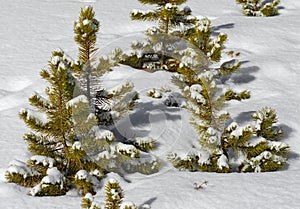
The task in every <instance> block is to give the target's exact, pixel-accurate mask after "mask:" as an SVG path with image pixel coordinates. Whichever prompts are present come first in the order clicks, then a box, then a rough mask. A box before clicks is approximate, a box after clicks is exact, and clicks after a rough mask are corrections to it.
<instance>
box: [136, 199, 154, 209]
mask: <svg viewBox="0 0 300 209" xmlns="http://www.w3.org/2000/svg"><path fill="white" fill-rule="evenodd" d="M156 199H157V197H152V198H151V199H149V200H147V201H146V202H144V203H142V204H141V205H140V206H139V209H143V208H145V207H144V205H150V206H151V204H152V203H153V202H154V201H155V200H156Z"/></svg>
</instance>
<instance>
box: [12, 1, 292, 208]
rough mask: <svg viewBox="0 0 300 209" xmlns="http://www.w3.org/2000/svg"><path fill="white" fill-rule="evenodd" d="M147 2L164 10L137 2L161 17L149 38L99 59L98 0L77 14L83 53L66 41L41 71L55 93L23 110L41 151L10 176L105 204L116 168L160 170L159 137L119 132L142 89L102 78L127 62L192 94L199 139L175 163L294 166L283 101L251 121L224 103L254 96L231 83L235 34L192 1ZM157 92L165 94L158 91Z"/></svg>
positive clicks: (116, 195) (192, 167)
mask: <svg viewBox="0 0 300 209" xmlns="http://www.w3.org/2000/svg"><path fill="white" fill-rule="evenodd" d="M139 2H141V3H143V4H151V5H155V9H154V10H147V11H141V10H133V11H132V12H131V14H130V15H131V18H132V20H142V21H155V22H157V23H158V26H157V27H152V28H149V29H147V31H146V33H145V34H146V39H145V40H144V41H143V42H134V43H132V51H131V53H129V54H125V53H123V51H122V50H121V49H116V50H114V52H113V53H112V54H111V55H110V56H108V57H101V58H100V59H99V62H98V63H97V64H96V61H95V60H96V59H95V54H96V52H97V48H96V39H97V32H98V30H99V22H98V20H96V19H95V13H94V11H93V8H92V7H91V6H89V7H85V8H82V9H81V11H80V15H79V19H78V20H77V21H75V22H74V34H75V36H74V37H75V38H74V39H75V41H76V43H77V44H78V46H79V47H78V59H77V60H76V61H74V60H72V59H71V58H70V57H68V56H67V55H66V54H65V53H64V52H63V51H61V50H56V51H54V52H52V55H51V57H50V59H49V62H48V69H43V70H42V71H41V73H40V74H41V77H42V78H43V79H45V80H46V81H47V82H48V84H49V86H48V87H47V88H46V90H45V96H43V95H40V94H38V93H35V94H34V95H33V96H31V97H30V98H29V102H30V104H31V106H33V108H32V109H23V110H21V111H20V113H19V115H20V118H21V119H22V120H23V121H24V122H25V124H26V125H27V126H28V127H29V128H30V129H31V132H30V133H27V134H25V135H24V140H25V142H26V143H27V144H28V149H29V151H30V152H31V153H32V154H33V156H32V157H31V158H30V159H29V160H28V161H27V162H26V163H24V162H20V161H13V162H11V164H10V167H9V168H8V170H7V172H6V178H7V180H8V181H9V182H14V183H17V184H19V185H22V186H26V187H30V188H31V189H30V192H29V193H30V194H31V195H34V196H44V195H49V196H50V195H51V196H54V195H64V194H66V192H68V191H69V190H70V189H73V188H77V189H78V191H79V192H80V193H81V194H82V195H83V196H85V198H84V199H83V204H82V207H84V208H98V206H96V205H95V204H93V202H92V198H91V195H94V194H95V193H96V191H97V189H98V187H99V185H100V182H101V180H102V179H103V178H104V177H105V175H106V174H107V173H109V172H116V173H119V174H121V175H122V174H124V173H128V172H141V173H144V174H152V173H155V172H158V171H159V169H160V161H159V159H158V158H157V157H155V156H154V155H153V154H151V150H152V149H155V147H156V144H157V141H156V140H155V139H152V138H151V137H149V138H148V139H139V138H136V139H118V138H116V137H115V135H114V133H113V131H112V130H113V127H114V123H115V122H116V121H117V120H119V119H121V118H122V117H123V116H124V115H126V114H128V113H130V111H131V110H132V109H134V106H135V103H136V102H137V100H138V98H139V97H138V94H137V92H135V91H134V85H133V84H132V83H130V82H126V83H125V84H120V85H119V86H117V87H115V88H113V89H105V88H103V87H102V86H101V85H100V86H99V83H100V84H101V79H100V78H101V76H102V75H104V74H105V73H106V72H108V71H110V70H111V67H112V66H117V65H119V64H125V65H129V66H131V67H133V68H139V69H147V70H150V71H152V72H155V71H160V70H163V71H169V72H172V74H173V76H172V79H171V81H172V82H173V83H174V84H175V85H176V86H178V88H179V89H180V90H181V94H182V96H183V97H184V98H185V100H186V102H185V105H184V106H182V107H180V108H186V109H188V110H189V111H190V112H191V125H193V126H194V128H195V129H196V131H197V133H198V135H199V138H198V139H196V140H198V141H199V143H198V146H197V147H195V148H193V149H192V150H191V151H190V152H189V153H188V154H187V155H186V156H181V157H179V156H178V155H177V154H176V153H169V154H168V156H167V157H168V159H169V160H170V162H172V164H173V165H174V167H176V168H178V169H180V170H189V171H208V172H221V173H228V172H265V171H276V170H279V169H282V168H284V165H285V164H286V161H287V156H288V152H289V146H288V145H286V144H284V143H282V142H280V141H279V140H280V137H281V136H282V134H283V133H282V130H281V129H280V128H279V127H277V126H276V123H277V120H278V119H277V115H276V112H275V110H274V109H272V108H269V107H265V108H262V109H261V110H259V111H257V112H256V113H255V114H253V115H252V122H251V123H249V124H248V125H243V126H241V125H239V124H237V123H236V122H234V120H233V119H232V118H231V116H230V114H229V113H228V112H226V111H224V105H225V104H226V103H228V102H230V101H232V100H238V101H241V100H246V99H249V98H250V92H249V91H247V90H245V91H241V92H237V91H234V90H232V89H224V87H223V86H224V85H222V84H224V80H226V79H224V78H225V77H228V76H229V75H231V74H233V73H237V72H238V70H239V68H240V66H241V63H240V62H239V61H238V60H236V59H231V60H227V61H226V62H221V60H222V59H221V58H222V55H223V54H224V44H225V42H226V40H227V35H226V34H223V33H219V34H216V32H215V31H213V28H212V26H211V21H210V20H209V19H207V18H203V19H199V18H197V17H195V16H193V15H192V11H191V9H190V8H189V7H187V6H185V7H183V8H182V7H181V5H182V4H183V3H185V2H186V0H139ZM249 2H250V1H241V2H240V3H245V4H247V5H248V4H250V3H249ZM251 2H254V1H251ZM255 5H257V3H255ZM261 12H263V11H261ZM212 66H214V67H212ZM216 66H217V67H216ZM96 84H97V85H96ZM151 95H152V96H153V97H156V96H155V95H158V94H157V92H155V90H154V91H153V92H152V94H151ZM157 97H158V96H157ZM167 104H168V105H169V106H176V105H177V104H178V103H177V102H176V100H174V101H171V102H168V103H167ZM170 108H172V107H170ZM105 188H106V193H107V198H106V203H105V204H106V205H105V208H111V209H115V208H120V207H121V205H122V199H123V194H122V192H121V189H120V187H119V185H118V182H115V181H109V182H108V183H107V185H106V187H105ZM99 207H100V206H99ZM122 208H137V207H136V206H135V205H134V204H131V205H126V206H124V205H123V206H122Z"/></svg>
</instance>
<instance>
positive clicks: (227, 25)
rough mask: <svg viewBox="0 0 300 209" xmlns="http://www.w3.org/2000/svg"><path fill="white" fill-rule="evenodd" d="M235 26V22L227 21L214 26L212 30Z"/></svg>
mask: <svg viewBox="0 0 300 209" xmlns="http://www.w3.org/2000/svg"><path fill="white" fill-rule="evenodd" d="M233 27H234V23H227V24H223V25H219V26H213V27H212V30H213V31H218V30H220V29H230V28H233Z"/></svg>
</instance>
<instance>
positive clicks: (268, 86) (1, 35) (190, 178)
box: [0, 0, 300, 209]
mask: <svg viewBox="0 0 300 209" xmlns="http://www.w3.org/2000/svg"><path fill="white" fill-rule="evenodd" d="M0 2H1V3H0V5H1V13H0V25H2V26H3V27H2V28H1V29H0V42H1V45H0V50H1V53H0V69H1V71H0V96H1V97H0V124H1V132H0V156H1V157H0V208H2V209H9V208H17V209H19V208H22V209H39V208H43V209H53V208H62V209H79V208H80V203H81V197H80V196H79V195H78V194H77V193H76V192H72V191H70V192H68V193H67V194H66V195H65V196H61V197H43V198H38V197H31V196H29V195H28V194H27V193H28V191H29V189H28V188H24V187H20V186H17V185H15V184H11V183H7V181H6V180H5V177H4V174H5V171H6V170H7V169H8V167H9V162H10V161H12V160H14V159H18V160H21V161H23V162H26V161H27V159H28V158H30V157H31V154H30V153H29V152H28V151H27V146H26V144H25V142H24V140H22V135H23V134H24V133H26V132H28V128H27V127H26V126H25V124H24V123H23V122H22V121H21V120H20V119H19V118H18V111H19V110H20V108H29V107H30V106H29V104H28V97H29V96H31V94H32V92H35V91H36V92H39V93H40V94H42V95H43V94H44V93H43V92H44V89H45V87H46V83H45V81H43V80H42V79H40V76H39V72H40V70H41V69H42V68H45V67H47V60H48V59H49V57H50V55H51V51H52V50H54V49H56V48H58V47H59V48H62V49H64V51H65V53H66V54H68V55H70V56H71V57H73V58H74V59H75V58H76V57H77V52H76V51H77V45H76V44H75V43H74V40H73V23H74V21H75V20H76V19H77V18H78V15H79V11H80V7H83V6H86V5H93V6H94V9H95V12H96V17H97V19H98V20H99V21H100V23H101V26H100V27H101V29H100V32H99V36H98V42H97V45H98V47H99V49H100V51H99V54H106V53H108V52H109V51H110V50H111V49H113V48H115V47H121V48H123V49H124V50H128V49H129V46H130V43H131V41H133V40H134V39H136V37H138V38H140V37H142V36H143V35H142V34H143V31H145V29H146V28H148V27H150V26H155V25H154V24H153V23H148V22H137V21H135V22H133V21H131V20H130V17H129V14H130V11H131V10H132V9H145V10H147V9H155V8H154V7H152V6H146V5H141V4H139V2H138V1H137V0H122V1H119V0H101V1H100V0H92V1H86V0H84V1H83V0H64V1H61V0H52V1H50V0H44V1H41V0H30V1H25V0H18V1H15V0H11V1H4V0H1V1H0ZM187 5H189V6H190V8H191V9H192V11H193V15H195V16H200V15H201V16H202V17H208V18H209V19H211V20H212V25H213V26H214V30H215V32H223V33H225V34H227V35H228V38H229V40H228V41H227V43H226V50H227V51H230V50H234V51H235V52H240V56H239V57H238V59H239V60H240V61H243V63H244V64H243V66H242V69H241V70H240V73H239V74H236V75H235V76H232V77H230V78H229V80H228V81H227V84H229V85H230V88H232V89H248V90H250V91H251V99H250V100H248V101H244V102H236V101H233V102H231V103H230V104H229V105H228V106H226V109H227V110H228V111H229V112H230V113H231V114H232V116H233V117H234V119H235V121H237V122H238V124H239V125H241V126H243V125H245V124H249V121H250V119H249V118H250V116H251V114H253V112H254V111H256V110H257V109H259V108H261V107H264V106H271V107H273V108H275V109H276V110H277V113H278V116H279V125H282V127H283V129H284V131H285V138H284V142H285V143H287V144H289V145H290V146H291V150H292V152H291V155H290V157H289V159H288V166H287V168H286V169H285V170H283V171H278V172H269V173H231V174H217V173H205V172H180V171H178V170H176V169H174V168H172V166H171V165H170V163H168V162H167V160H166V155H167V154H168V153H169V152H178V153H179V154H180V153H181V154H185V153H188V152H189V150H190V149H192V146H193V145H194V146H198V137H197V134H196V132H195V130H194V129H193V128H192V127H191V126H190V125H189V118H190V114H189V113H188V112H187V111H186V110H184V109H180V108H169V107H166V106H164V105H162V101H161V100H153V99H152V98H149V97H147V96H144V95H146V91H147V90H149V89H150V88H157V89H159V88H160V87H161V86H163V85H168V86H170V88H171V89H172V90H174V89H175V90H176V88H175V87H174V85H172V84H171V83H170V77H171V74H170V73H166V72H156V73H152V74H150V73H147V72H144V71H138V70H134V69H132V68H130V67H126V66H121V67H120V68H116V69H115V70H114V71H112V72H109V73H108V74H106V75H105V76H104V78H103V81H104V85H106V87H110V88H112V87H116V86H117V85H118V84H120V83H124V82H125V81H127V80H129V81H132V82H133V83H134V85H135V90H136V91H138V92H139V93H140V100H139V101H138V104H137V105H136V109H135V110H134V111H133V112H132V114H131V116H130V118H124V119H123V120H122V121H120V122H119V123H118V124H117V129H118V131H119V132H120V133H121V134H123V135H124V136H126V137H129V138H130V137H153V138H155V139H157V140H158V141H159V147H158V148H157V150H155V151H153V153H154V154H155V155H156V156H158V157H160V158H161V159H162V160H163V162H164V163H163V166H162V169H161V171H160V172H159V173H156V174H152V175H149V176H147V175H142V174H128V175H126V176H125V179H126V181H125V180H124V181H122V178H121V177H120V180H121V183H120V185H121V187H122V188H123V190H124V192H125V195H126V198H125V199H126V201H127V200H128V201H133V202H135V203H136V204H137V205H138V206H142V205H143V204H148V205H150V206H151V208H153V209H155V208H160V209H169V208H176V209H182V208H187V209H196V208H201V209H240V208H243V209H253V208H257V209H297V208H300V197H299V194H300V161H299V156H300V146H299V135H300V123H299V118H300V110H299V102H300V94H299V92H300V85H299V80H300V71H299V69H300V59H299V54H300V36H299V34H300V12H299V10H300V1H299V0H285V1H281V3H280V6H281V7H282V8H281V9H280V10H279V13H280V15H279V16H275V17H269V18H264V17H253V18H249V17H245V16H243V15H242V11H241V6H240V5H237V4H236V3H235V1H234V0H231V1H228V0H201V3H200V2H199V0H189V1H188V2H187ZM225 58H226V56H225V57H224V59H225ZM274 145H275V144H274ZM114 177H115V176H114ZM206 180H207V181H208V184H207V186H206V187H205V188H204V189H200V190H195V189H194V186H193V185H194V183H201V182H203V181H206ZM129 182H130V183H129ZM95 200H96V201H99V202H102V201H103V200H104V190H103V188H101V189H99V191H98V193H97V195H96V197H95Z"/></svg>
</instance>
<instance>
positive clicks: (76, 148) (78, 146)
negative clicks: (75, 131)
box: [72, 141, 82, 150]
mask: <svg viewBox="0 0 300 209" xmlns="http://www.w3.org/2000/svg"><path fill="white" fill-rule="evenodd" d="M72 149H73V150H81V149H82V146H81V142H79V141H77V142H74V143H73V145H72Z"/></svg>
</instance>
